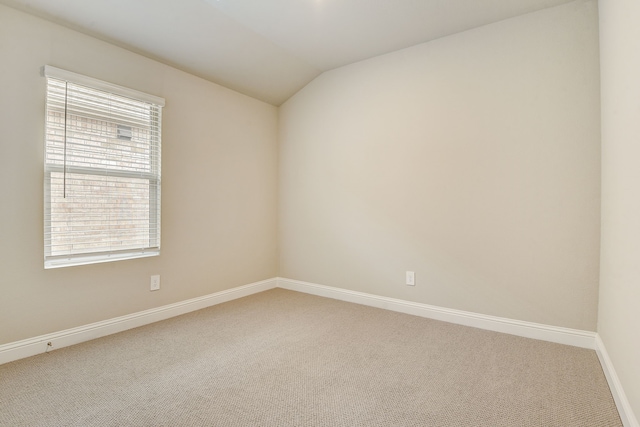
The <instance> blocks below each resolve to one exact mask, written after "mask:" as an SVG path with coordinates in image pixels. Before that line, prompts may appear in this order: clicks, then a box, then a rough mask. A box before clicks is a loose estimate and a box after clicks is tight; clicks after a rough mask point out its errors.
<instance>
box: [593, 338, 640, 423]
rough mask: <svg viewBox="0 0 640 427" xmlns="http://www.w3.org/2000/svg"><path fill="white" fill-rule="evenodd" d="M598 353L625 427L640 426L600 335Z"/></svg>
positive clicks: (597, 343)
mask: <svg viewBox="0 0 640 427" xmlns="http://www.w3.org/2000/svg"><path fill="white" fill-rule="evenodd" d="M596 354H597V355H598V359H600V364H601V365H602V370H603V371H604V375H605V377H607V382H608V383H609V388H610V389H611V394H612V395H613V400H614V401H615V402H616V406H617V407H618V412H619V413H620V418H621V419H622V424H624V427H640V424H638V420H637V418H636V417H635V415H634V413H633V410H632V409H631V405H630V404H629V400H628V399H627V395H626V394H625V392H624V389H623V388H622V384H621V383H620V379H619V378H618V374H616V370H615V369H614V368H613V363H612V362H611V359H610V358H609V353H607V349H606V348H605V346H604V342H602V339H601V338H600V335H597V336H596Z"/></svg>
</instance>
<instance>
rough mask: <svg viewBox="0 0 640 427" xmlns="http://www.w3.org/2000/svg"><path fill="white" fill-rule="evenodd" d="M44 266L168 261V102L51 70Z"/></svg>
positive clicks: (48, 79)
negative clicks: (164, 246) (163, 248)
mask: <svg viewBox="0 0 640 427" xmlns="http://www.w3.org/2000/svg"><path fill="white" fill-rule="evenodd" d="M45 77H46V79H47V101H46V129H45V162H44V209H45V211H44V236H45V237H44V266H45V268H56V267H65V266H71V265H81V264H90V263H96V262H106V261H114V260H121V259H130V258H139V257H145V256H153V255H159V254H160V184H161V180H160V139H161V138H160V136H161V135H160V131H161V119H162V107H163V106H164V99H162V98H158V97H155V96H152V95H147V94H144V93H141V92H137V91H134V90H131V89H127V88H123V87H120V86H115V85H112V84H110V83H105V82H101V81H99V80H95V79H92V78H89V77H85V76H81V75H79V74H75V73H71V72H68V71H64V70H60V69H57V68H54V67H50V66H46V67H45Z"/></svg>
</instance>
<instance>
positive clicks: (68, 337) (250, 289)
mask: <svg viewBox="0 0 640 427" xmlns="http://www.w3.org/2000/svg"><path fill="white" fill-rule="evenodd" d="M276 286H277V280H276V279H269V280H263V281H261V282H255V283H251V284H248V285H244V286H239V287H236V288H232V289H227V290H224V291H221V292H216V293H213V294H210V295H205V296H202V297H198V298H193V299H189V300H186V301H181V302H177V303H174V304H169V305H164V306H162V307H157V308H152V309H150V310H145V311H140V312H137V313H133V314H129V315H126V316H121V317H116V318H113V319H108V320H104V321H101V322H96V323H91V324H89V325H84V326H79V327H77V328H71V329H67V330H64V331H59V332H54V333H51V334H46V335H40V336H38V337H34V338H29V339H26V340H22V341H16V342H12V343H9V344H4V345H0V365H1V364H3V363H8V362H12V361H14V360H18V359H23V358H25V357H30V356H35V355H36V354H40V353H45V352H46V351H48V350H55V349H59V348H63V347H67V346H70V345H74V344H79V343H81V342H84V341H89V340H93V339H96V338H100V337H104V336H106V335H111V334H115V333H117V332H122V331H126V330H127V329H132V328H137V327H138V326H143V325H148V324H149V323H154V322H158V321H160V320H165V319H168V318H170V317H174V316H179V315H181V314H185V313H189V312H192V311H196V310H200V309H203V308H206V307H210V306H212V305H216V304H221V303H223V302H227V301H231V300H234V299H237V298H242V297H245V296H248V295H252V294H255V293H258V292H262V291H266V290H269V289H273V288H275V287H276ZM47 343H51V344H52V345H51V347H49V346H48V345H47Z"/></svg>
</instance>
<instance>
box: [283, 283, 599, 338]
mask: <svg viewBox="0 0 640 427" xmlns="http://www.w3.org/2000/svg"><path fill="white" fill-rule="evenodd" d="M278 287H280V288H283V289H289V290H292V291H298V292H304V293H307V294H313V295H318V296H323V297H327V298H333V299H338V300H341V301H348V302H353V303H356V304H362V305H368V306H371V307H377V308H383V309H386V310H392V311H397V312H400V313H406V314H412V315H414V316H420V317H426V318H429V319H434V320H441V321H443V322H449V323H455V324H457V325H464V326H471V327H473V328H480V329H486V330H489V331H496V332H502V333H505V334H511V335H517V336H520V337H525V338H533V339H537V340H543V341H551V342H555V343H559V344H566V345H571V346H574V347H582V348H588V349H591V350H594V349H595V337H596V333H595V332H589V331H581V330H577V329H569V328H562V327H558V326H548V325H542V324H540V323H532V322H525V321H522V320H513V319H507V318H504V317H496V316H489V315H486V314H479V313H472V312H469V311H462V310H454V309H451V308H444V307H437V306H434V305H428V304H422V303H418V302H411V301H405V300H400V299H395V298H388V297H382V296H378V295H372V294H367V293H364V292H356V291H350V290H347V289H341V288H333V287H330V286H324V285H318V284H315V283H308V282H302V281H299V280H291V279H283V278H278Z"/></svg>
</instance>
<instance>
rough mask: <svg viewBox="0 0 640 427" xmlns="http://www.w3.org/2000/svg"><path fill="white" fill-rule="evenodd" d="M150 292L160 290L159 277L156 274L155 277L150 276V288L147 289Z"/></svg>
mask: <svg viewBox="0 0 640 427" xmlns="http://www.w3.org/2000/svg"><path fill="white" fill-rule="evenodd" d="M149 289H150V290H152V291H157V290H158V289H160V275H159V274H157V275H155V276H151V287H150V288H149Z"/></svg>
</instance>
